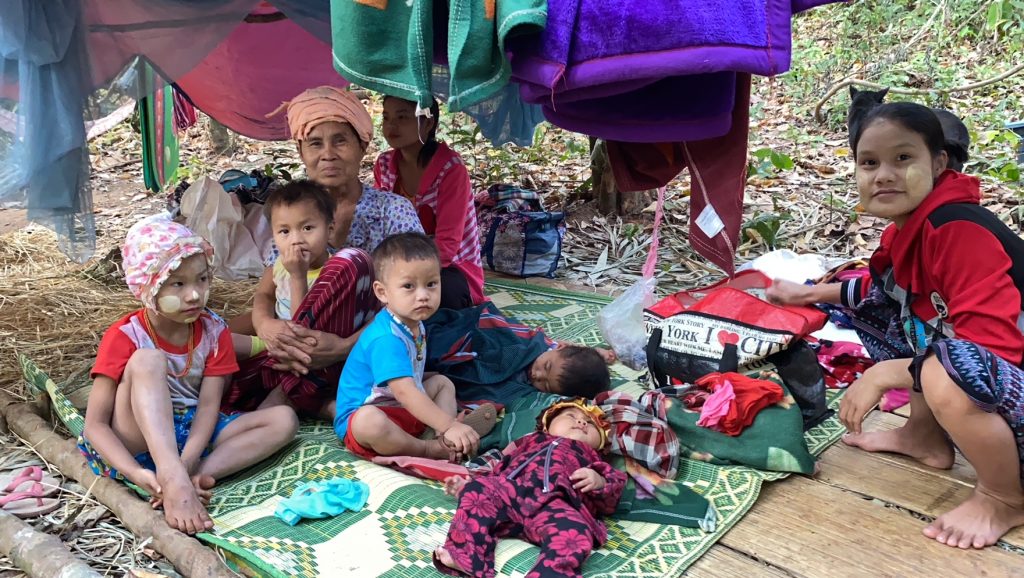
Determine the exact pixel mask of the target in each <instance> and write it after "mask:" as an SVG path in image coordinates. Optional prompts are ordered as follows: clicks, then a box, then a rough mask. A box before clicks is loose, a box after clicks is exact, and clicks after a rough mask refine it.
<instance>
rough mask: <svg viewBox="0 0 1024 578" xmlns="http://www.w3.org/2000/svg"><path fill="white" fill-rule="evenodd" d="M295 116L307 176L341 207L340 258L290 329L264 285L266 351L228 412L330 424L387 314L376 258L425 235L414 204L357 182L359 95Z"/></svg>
mask: <svg viewBox="0 0 1024 578" xmlns="http://www.w3.org/2000/svg"><path fill="white" fill-rule="evenodd" d="M287 110H288V128H289V130H290V131H291V135H292V138H294V139H295V140H296V142H297V146H298V151H299V157H300V158H301V159H302V163H303V164H304V165H305V167H306V175H307V176H308V177H309V179H311V180H313V181H315V182H317V183H318V184H320V185H322V186H323V187H325V188H326V189H327V191H328V192H329V193H330V194H331V196H332V197H333V198H334V201H335V203H336V209H335V212H334V222H333V225H334V227H333V234H332V235H331V237H330V243H329V244H330V246H331V247H332V248H333V249H332V250H337V252H336V253H335V254H334V256H333V257H331V258H330V259H329V260H328V261H327V263H326V264H325V265H324V266H323V268H322V269H321V270H320V273H319V276H317V277H316V281H315V282H314V283H313V285H312V286H311V287H310V288H309V291H308V292H307V294H306V297H305V298H304V299H303V301H302V303H301V304H300V306H299V308H298V309H297V310H296V311H295V315H293V318H292V320H284V319H279V318H277V317H276V316H275V303H276V295H275V290H274V285H273V283H270V284H267V283H264V282H262V281H261V283H260V286H259V287H258V288H257V290H256V294H255V297H254V301H253V311H252V328H251V330H253V331H254V332H255V334H256V335H257V336H258V337H259V338H260V340H261V341H262V342H263V343H264V344H265V345H266V348H267V349H266V351H264V352H261V353H259V354H257V355H255V356H254V357H252V358H251V359H248V360H245V361H244V362H243V364H242V369H241V371H240V372H239V375H238V376H237V377H236V379H235V381H234V383H233V384H232V387H231V389H230V390H229V391H228V394H227V395H226V396H225V408H226V409H248V408H251V407H254V406H258V405H259V404H260V403H263V404H264V405H269V404H277V403H289V404H290V405H292V406H294V407H295V408H296V409H297V410H298V411H299V412H300V413H302V414H306V415H319V416H321V417H324V418H331V417H332V413H333V407H332V406H333V403H332V402H333V400H334V393H335V390H336V389H337V384H338V377H339V375H340V373H341V367H342V365H343V363H344V360H345V358H346V357H347V356H348V352H349V351H350V350H351V348H352V346H353V345H354V344H355V341H356V339H357V338H358V335H359V331H360V330H361V329H362V327H363V326H364V325H365V324H366V322H368V321H369V320H370V318H371V317H372V315H373V313H374V312H376V311H377V309H378V308H379V303H378V302H377V298H376V297H375V296H374V294H373V290H372V287H371V285H372V282H373V268H372V266H371V263H370V258H369V255H368V253H370V252H371V251H373V249H375V248H376V247H377V245H378V244H380V242H381V241H383V240H384V239H385V238H386V237H388V236H390V235H394V234H396V233H403V232H408V231H418V232H422V231H423V228H422V227H421V225H420V222H419V218H418V217H417V215H416V211H415V209H414V208H413V206H412V204H411V203H410V202H409V201H408V200H406V199H404V198H402V197H400V196H398V195H395V194H392V193H386V192H382V191H378V190H376V189H374V188H373V187H370V186H367V185H364V184H363V183H362V182H361V181H360V180H359V166H360V161H362V159H363V155H364V154H365V153H366V147H367V145H368V144H369V142H370V139H371V138H372V136H373V122H372V121H371V119H370V115H369V113H367V112H366V109H365V108H364V107H363V105H362V103H361V102H359V99H358V98H356V97H355V95H353V94H352V93H351V92H349V91H347V90H343V89H339V88H335V87H331V86H321V87H318V88H312V89H309V90H307V91H305V92H303V93H302V94H300V95H298V96H297V97H295V98H294V99H293V100H292V101H291V102H290V103H287ZM233 329H234V330H235V331H238V329H239V328H238V327H233Z"/></svg>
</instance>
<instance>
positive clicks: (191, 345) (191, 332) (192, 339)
mask: <svg viewBox="0 0 1024 578" xmlns="http://www.w3.org/2000/svg"><path fill="white" fill-rule="evenodd" d="M142 325H143V327H145V329H146V333H147V334H148V335H149V338H150V339H152V340H153V345H156V346H157V348H159V347H160V345H159V344H158V343H159V342H158V341H157V334H156V331H154V330H153V324H152V322H150V320H149V309H144V310H143V311H142ZM194 326H195V324H194V323H189V324H188V357H186V358H185V369H183V370H182V371H181V373H177V372H174V371H171V370H170V369H169V368H168V371H170V373H171V375H172V376H174V377H185V376H186V375H188V372H189V371H190V370H191V369H192V354H193V353H194V352H195V350H196V336H195V329H194Z"/></svg>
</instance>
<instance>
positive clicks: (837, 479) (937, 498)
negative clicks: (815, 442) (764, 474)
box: [815, 416, 1024, 548]
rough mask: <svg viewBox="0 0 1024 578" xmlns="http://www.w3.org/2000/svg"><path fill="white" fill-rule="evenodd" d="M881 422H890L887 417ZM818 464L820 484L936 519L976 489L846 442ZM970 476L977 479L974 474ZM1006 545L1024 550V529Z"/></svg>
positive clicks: (971, 484)
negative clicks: (869, 497) (851, 445)
mask: <svg viewBox="0 0 1024 578" xmlns="http://www.w3.org/2000/svg"><path fill="white" fill-rule="evenodd" d="M877 419H878V420H882V419H885V420H888V418H885V417H884V416H880V417H879V418H877ZM879 429H881V428H879ZM961 459H962V458H961ZM818 463H819V464H821V472H820V473H819V474H818V475H817V476H816V477H815V480H817V481H820V482H823V483H826V484H830V485H833V486H837V487H840V488H843V489H846V490H849V491H852V492H856V493H858V494H863V495H866V496H871V497H873V498H876V499H878V500H882V501H883V502H888V503H890V504H895V505H897V506H900V507H902V508H906V509H908V510H912V511H914V512H918V513H920V514H924V515H926V516H930V517H932V518H934V517H936V516H938V515H940V514H942V513H945V512H947V511H949V510H951V509H953V508H954V507H955V506H956V505H958V504H959V503H960V502H962V501H964V500H966V499H967V497H968V496H969V495H970V494H971V489H972V488H973V487H974V479H973V477H971V478H969V479H962V478H963V477H964V475H963V472H962V471H961V472H959V473H957V474H954V475H951V474H950V473H949V472H947V471H945V470H937V469H934V468H929V467H928V466H925V465H923V464H920V463H919V462H917V461H915V460H913V459H912V458H907V457H904V456H898V455H895V454H881V453H871V452H866V451H863V450H860V449H858V448H854V447H850V446H847V445H846V444H844V443H842V442H839V443H837V444H835V445H834V446H833V447H831V448H829V450H828V451H827V452H825V453H824V454H823V455H822V456H821V458H820V459H819V461H818ZM961 470H962V468H961ZM969 473H970V474H972V475H973V470H972V471H970V472H969ZM1003 541H1004V542H1006V543H1008V544H1012V545H1014V546H1018V547H1021V548H1024V528H1017V529H1015V530H1013V531H1011V532H1010V533H1008V534H1007V535H1006V536H1004V537H1003Z"/></svg>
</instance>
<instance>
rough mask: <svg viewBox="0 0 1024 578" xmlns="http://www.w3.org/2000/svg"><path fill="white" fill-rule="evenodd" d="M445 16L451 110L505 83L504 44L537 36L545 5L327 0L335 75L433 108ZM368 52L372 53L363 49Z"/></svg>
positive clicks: (522, 0)
mask: <svg viewBox="0 0 1024 578" xmlns="http://www.w3.org/2000/svg"><path fill="white" fill-rule="evenodd" d="M438 10H442V11H443V10H446V11H447V14H446V18H445V19H444V20H443V21H447V23H448V30H447V31H443V30H442V31H439V32H438V34H437V36H439V37H441V38H447V40H448V45H447V51H446V54H445V55H444V56H445V59H444V60H446V62H447V63H448V68H449V71H448V72H449V76H450V78H451V80H450V84H449V86H448V87H444V88H445V89H446V90H445V91H446V92H447V93H448V95H449V96H448V106H449V108H450V109H451V110H453V111H454V110H464V109H465V108H466V107H469V106H472V105H474V104H477V103H479V102H481V101H483V100H486V99H487V98H489V97H490V96H492V95H494V94H496V93H497V92H499V91H500V90H502V89H503V88H504V87H505V85H506V84H507V83H508V79H509V76H510V73H511V68H510V66H509V63H508V59H507V58H506V57H505V39H506V38H508V37H509V36H510V35H511V34H513V33H515V34H522V33H526V32H533V33H538V32H539V31H540V30H541V29H543V28H544V24H545V23H546V22H547V1H546V0H502V1H501V2H497V1H496V0H484V1H482V2H481V1H479V0H450V1H449V2H444V3H442V2H437V3H435V2H433V1H431V0H408V1H401V0H397V1H396V0H391V1H390V2H389V1H388V0H331V37H332V48H333V52H334V68H335V69H336V70H337V71H338V73H339V74H341V75H342V76H344V77H345V78H347V79H348V80H350V81H352V82H354V83H356V84H359V85H360V86H365V87H366V88H369V89H371V90H376V91H379V92H382V93H384V94H389V95H392V96H397V97H399V98H404V99H406V100H411V101H414V102H416V103H417V104H419V106H420V107H422V108H424V109H426V108H429V106H430V99H431V92H432V85H431V82H432V70H433V65H434V36H435V31H434V22H435V20H436V19H435V17H434V12H435V11H438ZM368 46H372V47H373V49H372V50H367V47H368Z"/></svg>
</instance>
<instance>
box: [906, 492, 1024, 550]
mask: <svg viewBox="0 0 1024 578" xmlns="http://www.w3.org/2000/svg"><path fill="white" fill-rule="evenodd" d="M1017 526H1024V496H1017V497H1016V498H1015V499H1012V500H1004V499H1002V498H1000V497H997V496H995V495H992V494H989V493H988V492H986V491H985V488H983V487H981V486H980V485H979V486H977V487H976V488H974V491H973V492H971V496H970V497H969V498H967V499H966V500H964V502H963V503H962V504H960V505H959V506H957V507H955V508H953V509H952V510H950V511H948V512H946V513H945V514H943V515H941V516H939V517H938V518H936V519H935V521H934V522H932V523H931V524H929V525H928V527H926V528H925V529H924V530H923V532H924V535H925V536H928V537H929V538H932V539H934V540H936V541H937V542H939V543H942V544H945V545H947V546H952V547H954V548H964V549H967V548H984V547H985V546H991V545H992V544H995V543H996V542H997V541H999V538H1001V537H1002V536H1003V534H1005V533H1007V532H1009V531H1010V530H1012V529H1013V528H1016V527H1017Z"/></svg>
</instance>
